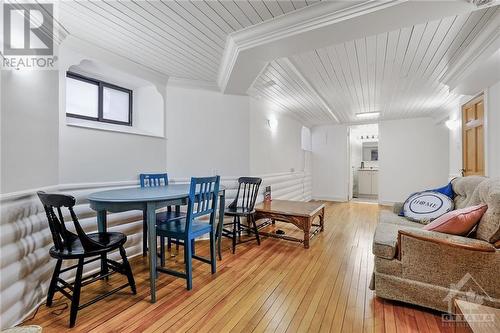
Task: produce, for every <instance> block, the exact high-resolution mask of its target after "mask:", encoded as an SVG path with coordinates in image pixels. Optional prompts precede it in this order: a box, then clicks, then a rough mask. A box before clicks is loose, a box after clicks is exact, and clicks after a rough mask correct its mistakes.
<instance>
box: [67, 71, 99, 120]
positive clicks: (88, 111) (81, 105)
mask: <svg viewBox="0 0 500 333" xmlns="http://www.w3.org/2000/svg"><path fill="white" fill-rule="evenodd" d="M98 96H99V86H97V85H95V84H92V83H88V82H84V81H80V80H75V79H72V78H70V77H67V78H66V113H72V114H78V115H81V116H86V117H92V118H97V110H98V107H97V105H98V103H99V97H98Z"/></svg>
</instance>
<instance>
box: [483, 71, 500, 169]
mask: <svg viewBox="0 0 500 333" xmlns="http://www.w3.org/2000/svg"><path fill="white" fill-rule="evenodd" d="M486 97H487V104H486V107H487V117H488V119H487V121H488V123H487V132H486V133H487V134H486V135H487V140H486V144H487V163H488V169H487V174H488V176H490V177H500V81H498V82H497V83H496V84H494V85H493V86H491V87H490V88H488V90H487V94H486Z"/></svg>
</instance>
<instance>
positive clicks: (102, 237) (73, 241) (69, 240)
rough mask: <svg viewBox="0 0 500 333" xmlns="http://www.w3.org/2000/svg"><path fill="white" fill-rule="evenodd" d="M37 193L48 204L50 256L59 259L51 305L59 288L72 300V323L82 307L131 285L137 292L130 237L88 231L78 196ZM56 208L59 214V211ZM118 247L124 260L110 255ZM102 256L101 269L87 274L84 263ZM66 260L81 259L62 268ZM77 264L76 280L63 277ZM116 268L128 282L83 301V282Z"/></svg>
mask: <svg viewBox="0 0 500 333" xmlns="http://www.w3.org/2000/svg"><path fill="white" fill-rule="evenodd" d="M37 194H38V197H39V198H40V201H41V202H42V204H43V207H44V208H45V213H46V214H47V220H48V222H49V227H50V232H51V233H52V239H53V241H54V246H53V247H51V249H50V251H49V253H50V256H51V257H53V258H55V259H57V263H56V267H55V269H54V273H53V275H52V279H51V281H50V285H49V291H48V295H47V306H51V305H52V299H53V297H54V294H55V292H56V291H59V292H61V293H62V294H63V295H64V296H66V297H67V298H68V299H69V300H70V301H71V310H70V317H69V326H70V327H73V326H75V322H76V316H77V313H78V310H81V309H83V308H85V307H87V306H89V305H91V304H94V303H95V302H97V301H99V300H101V299H103V298H105V297H107V296H109V295H111V294H114V293H116V292H117V291H119V290H121V289H124V288H126V287H128V286H130V289H132V293H133V294H136V293H137V292H136V289H135V281H134V276H133V275H132V269H131V268H130V264H129V262H128V260H127V254H126V253H125V249H124V247H123V245H124V244H125V242H126V240H127V236H126V235H124V234H122V233H119V232H102V233H101V232H97V233H91V234H86V233H85V232H84V231H83V229H82V227H81V225H80V223H79V222H78V218H77V217H76V214H75V212H74V210H73V207H74V206H75V203H76V200H75V198H74V197H72V196H69V195H62V194H50V193H45V192H42V191H40V192H38V193H37ZM63 207H66V208H67V209H68V210H69V213H70V216H71V220H72V221H73V224H74V226H75V230H76V234H74V233H72V232H70V231H69V230H68V229H66V226H65V222H64V216H63V212H62V210H61V208H63ZM56 212H57V215H56ZM114 250H119V251H120V255H121V257H122V260H123V263H119V262H117V261H114V260H111V259H108V258H107V256H106V254H107V253H108V252H111V251H114ZM99 259H100V260H101V267H102V268H101V270H100V271H99V272H97V273H93V274H91V275H89V276H87V277H85V278H83V277H82V275H83V266H84V265H86V264H89V263H91V262H94V261H96V260H99ZM63 260H78V263H77V264H76V265H73V266H69V267H66V268H64V269H61V265H62V262H63ZM75 268H76V275H75V281H74V282H73V283H69V282H66V281H65V280H63V279H61V278H60V277H59V275H60V274H61V273H64V272H67V271H70V270H72V269H75ZM115 272H118V273H121V274H123V275H125V276H126V277H127V279H128V282H127V283H126V284H123V285H121V286H120V287H117V288H115V289H113V290H111V291H109V292H107V293H105V294H102V295H99V296H97V297H96V298H94V299H92V300H91V301H88V302H87V303H85V304H82V305H80V291H81V288H82V287H83V286H86V285H88V284H90V283H93V282H96V281H98V280H101V279H104V278H108V277H109V276H110V275H111V274H114V273H115Z"/></svg>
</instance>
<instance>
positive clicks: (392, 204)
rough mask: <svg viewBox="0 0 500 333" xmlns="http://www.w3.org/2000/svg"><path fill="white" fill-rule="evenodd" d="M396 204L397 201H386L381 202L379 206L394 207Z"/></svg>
mask: <svg viewBox="0 0 500 333" xmlns="http://www.w3.org/2000/svg"><path fill="white" fill-rule="evenodd" d="M395 203H396V202H395V201H385V200H379V202H378V204H379V205H381V206H391V207H392V206H394V204H395Z"/></svg>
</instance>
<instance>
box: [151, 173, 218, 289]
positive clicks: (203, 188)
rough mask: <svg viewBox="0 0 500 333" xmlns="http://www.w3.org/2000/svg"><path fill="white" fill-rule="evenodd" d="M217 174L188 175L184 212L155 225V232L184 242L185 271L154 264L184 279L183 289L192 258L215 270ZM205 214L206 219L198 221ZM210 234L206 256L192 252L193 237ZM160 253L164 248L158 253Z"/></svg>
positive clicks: (189, 275) (190, 278) (190, 279)
mask: <svg viewBox="0 0 500 333" xmlns="http://www.w3.org/2000/svg"><path fill="white" fill-rule="evenodd" d="M219 184H220V176H215V177H204V178H194V177H193V178H191V186H190V190H189V199H188V206H187V214H186V216H185V217H183V218H180V219H174V220H172V221H171V222H170V223H162V224H158V225H157V226H156V234H157V235H158V236H160V237H170V238H174V239H178V240H182V241H183V244H184V264H185V267H186V270H185V272H179V271H174V270H171V269H167V268H165V267H158V268H157V270H158V271H159V272H163V273H167V274H170V275H174V276H177V277H182V278H185V279H186V280H187V289H188V290H191V288H192V287H193V267H192V259H197V260H200V261H202V262H204V263H207V264H210V266H211V269H212V274H215V272H216V258H215V234H216V229H215V215H216V212H217V200H218V198H219ZM204 217H209V220H208V221H202V220H201V219H202V218H204ZM206 234H209V235H210V259H207V258H203V257H200V256H197V255H196V254H195V242H194V240H195V239H196V238H197V237H200V236H203V235H206ZM161 255H162V257H163V256H165V252H162V253H161Z"/></svg>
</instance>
